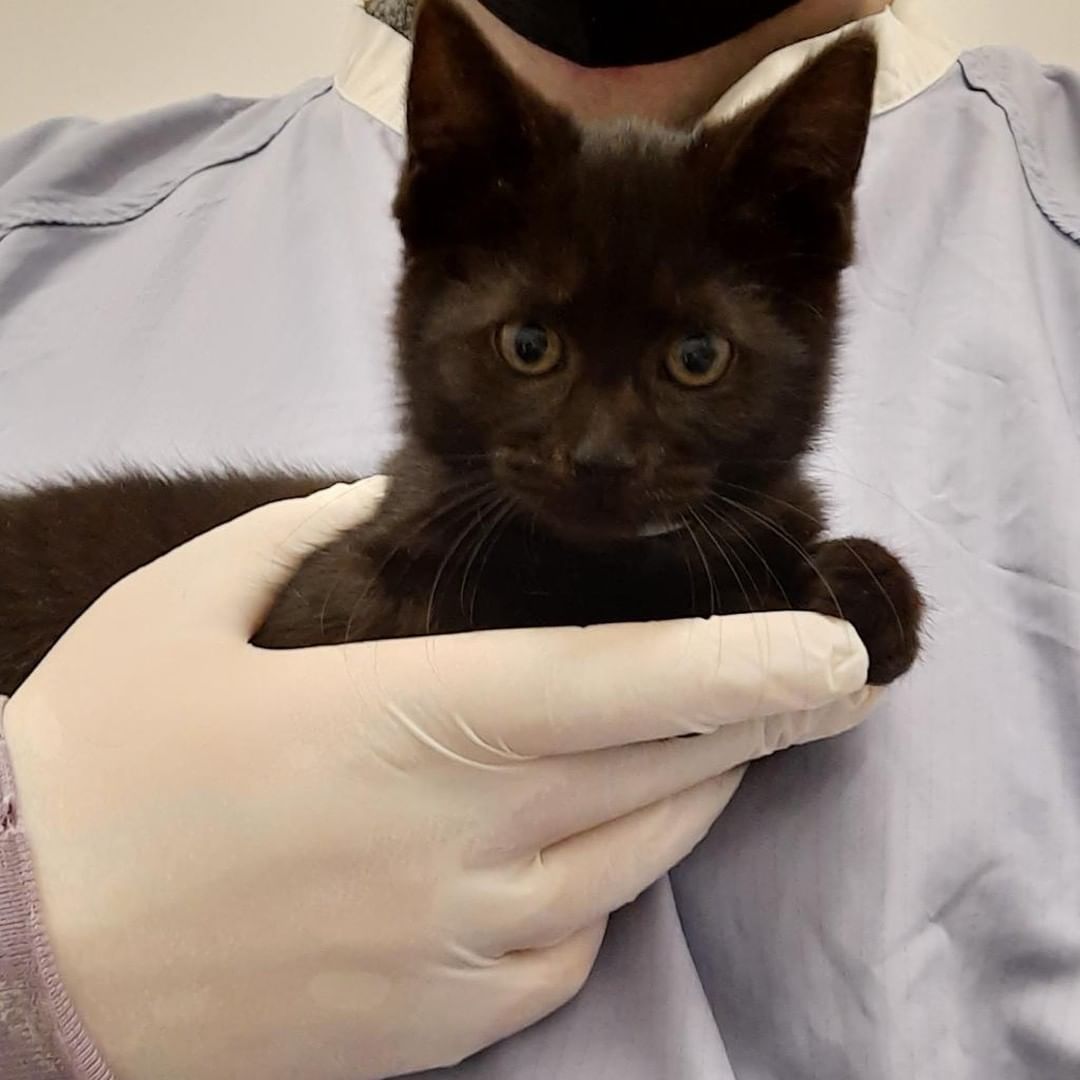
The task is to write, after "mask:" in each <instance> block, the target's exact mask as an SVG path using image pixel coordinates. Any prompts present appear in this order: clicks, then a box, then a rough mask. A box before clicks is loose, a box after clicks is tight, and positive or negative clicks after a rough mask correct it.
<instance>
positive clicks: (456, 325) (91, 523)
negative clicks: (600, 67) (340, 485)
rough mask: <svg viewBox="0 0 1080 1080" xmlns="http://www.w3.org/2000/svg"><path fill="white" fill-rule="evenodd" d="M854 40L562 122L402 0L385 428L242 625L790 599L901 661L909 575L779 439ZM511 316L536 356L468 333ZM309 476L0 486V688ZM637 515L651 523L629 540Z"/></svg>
mask: <svg viewBox="0 0 1080 1080" xmlns="http://www.w3.org/2000/svg"><path fill="white" fill-rule="evenodd" d="M875 67H876V55H875V50H874V47H873V44H872V43H871V42H870V41H869V40H868V39H866V38H865V37H861V36H855V37H852V38H849V39H847V40H846V41H843V42H841V43H840V44H838V45H836V46H834V47H833V48H832V49H831V50H830V51H829V52H828V53H827V54H826V55H825V56H823V57H822V58H820V59H818V60H817V61H815V62H814V63H812V64H811V65H810V66H809V67H808V68H807V69H806V70H804V71H803V72H802V73H801V74H800V75H798V76H796V78H795V79H794V80H793V81H792V82H791V83H790V84H789V85H788V86H786V87H784V88H781V89H780V90H779V91H778V92H777V93H775V94H774V95H773V96H772V97H770V98H769V99H767V100H766V101H764V102H762V103H760V104H759V105H757V106H755V107H753V108H751V109H750V110H748V111H747V112H745V113H743V114H741V115H740V116H739V117H737V118H736V119H735V120H734V121H732V122H729V123H727V124H724V125H721V126H717V127H714V128H709V129H704V130H702V131H700V132H698V133H695V134H683V133H676V132H670V131H666V130H660V129H656V128H652V127H648V126H645V125H640V124H633V123H626V124H623V125H619V126H613V127H607V128H602V129H596V130H587V131H582V130H580V129H578V128H577V127H576V126H575V125H574V124H573V123H571V121H570V120H569V119H568V118H566V117H565V116H563V115H562V114H561V113H559V112H558V111H556V110H555V109H554V108H552V107H550V106H548V105H547V104H545V103H544V102H542V101H541V100H540V99H539V98H537V97H536V96H534V95H533V94H531V93H530V92H528V91H527V90H525V89H524V88H523V87H521V86H520V85H519V84H518V83H517V82H516V80H515V79H514V78H513V77H512V76H511V75H510V74H509V73H508V72H507V71H506V70H505V69H504V68H503V67H502V66H501V65H500V64H499V63H498V62H497V60H496V59H495V58H494V57H493V56H492V55H491V53H490V52H489V50H488V49H487V48H486V47H485V46H484V45H483V43H482V42H481V41H480V40H479V39H478V37H477V36H476V34H475V33H474V32H473V30H472V29H471V27H470V26H469V24H468V23H467V21H466V20H464V19H463V17H462V16H460V15H458V14H456V13H455V12H454V10H453V9H452V7H451V6H450V5H447V4H444V3H442V2H439V0H429V3H427V4H426V5H425V7H424V9H423V12H422V15H421V18H420V21H419V25H418V27H417V32H416V55H415V58H414V65H413V72H412V76H411V82H410V96H409V151H408V158H407V161H406V165H405V168H404V171H403V176H402V181H401V185H400V189H399V194H398V198H397V202H396V212H397V216H398V220H399V223H400V226H401V232H402V236H403V238H404V241H405V252H406V257H405V268H404V272H403V276H402V282H401V288H400V297H399V305H398V315H397V337H398V346H399V357H398V362H399V370H400V374H401V377H402V383H403V388H404V394H405V404H406V409H405V416H406V432H405V434H406V444H405V447H404V449H403V450H402V451H401V452H400V453H399V454H398V456H397V457H396V458H395V460H394V461H393V463H392V464H391V466H390V472H391V475H392V477H393V481H392V485H391V490H390V494H389V495H388V496H387V499H386V501H385V503H384V504H383V506H382V508H381V510H380V512H379V514H378V516H377V518H376V520H375V521H374V522H372V523H371V524H369V525H367V526H365V527H363V528H361V529H358V530H356V531H354V532H353V533H351V534H349V535H346V536H344V537H342V538H341V539H340V540H339V541H337V542H336V543H334V544H332V545H330V546H329V547H328V548H326V549H324V550H322V551H319V552H316V553H314V554H313V555H312V556H311V557H310V558H309V559H308V560H307V562H306V563H305V565H304V566H303V567H302V569H301V570H300V571H299V573H298V574H297V576H296V577H295V578H294V580H293V581H292V582H291V583H290V585H289V586H288V587H287V588H286V589H285V590H284V592H283V593H282V595H281V597H280V599H279V601H278V603H277V605H276V606H275V608H274V609H273V611H272V612H271V614H270V616H269V617H268V620H267V622H266V624H265V626H264V628H263V629H262V630H261V632H260V633H259V634H258V635H257V637H256V642H257V643H258V644H260V645H264V646H268V647H292V646H303V645H311V644H323V643H334V642H342V641H345V640H362V639H370V638H376V637H388V636H410V635H416V634H421V633H425V632H433V633H447V632H453V631H459V630H465V629H470V628H495V627H508V626H531V625H558V624H586V623H597V622H611V621H624V620H628V621H629V620H635V621H636V620H651V619H660V618H674V617H680V616H689V615H698V616H706V615H709V614H713V613H717V612H724V613H726V612H735V611H745V610H767V609H776V608H788V607H794V608H803V609H808V610H814V611H820V612H823V613H826V614H830V615H838V614H843V616H845V617H846V618H848V619H850V620H851V621H852V622H853V624H854V625H855V627H856V629H857V630H858V631H859V634H860V636H861V637H862V638H863V640H864V641H865V642H866V644H867V647H868V650H869V653H870V657H871V668H870V677H871V681H872V682H875V683H886V682H889V681H891V680H892V679H894V678H896V677H897V676H899V675H900V674H902V673H903V672H904V671H905V670H907V668H908V667H909V666H910V665H911V663H912V661H913V660H914V658H915V656H916V653H917V648H918V631H919V622H920V616H921V607H922V605H921V601H920V598H919V594H918V590H917V589H916V587H915V585H914V583H913V581H912V580H911V578H910V576H909V575H908V573H907V572H906V570H905V569H904V568H903V566H902V565H901V564H900V563H899V562H898V560H897V559H896V558H895V557H893V556H892V555H891V554H890V553H889V552H887V551H886V550H885V549H884V548H882V547H881V546H880V545H878V544H876V543H874V542H873V541H870V540H863V539H850V540H826V539H823V530H824V523H823V515H822V507H821V503H820V501H819V499H818V496H817V494H816V492H815V491H814V490H813V488H812V487H811V485H810V484H809V483H808V482H807V481H806V480H805V479H804V477H803V475H802V471H801V464H800V462H801V459H802V457H803V455H804V454H805V452H806V451H807V450H808V448H809V447H810V446H811V443H812V440H813V439H814V437H815V435H816V433H817V431H818V429H819V426H820V424H821V421H822V416H823V412H824V408H825V403H826V397H827V393H828V388H829V382H830V377H831V361H832V354H833V351H834V346H835V337H836V332H837V324H838V318H839V310H838V309H839V279H840V274H841V272H842V270H843V269H844V267H845V266H846V265H847V264H848V262H849V261H850V259H851V255H852V221H851V219H852V193H853V188H854V184H855V180H856V176H857V174H858V168H859V164H860V161H861V157H862V151H863V144H864V141H865V137H866V130H867V124H868V120H869V113H870V102H871V95H872V86H873V80H874V73H875ZM519 320H529V321H538V322H542V323H543V324H545V325H546V326H548V327H550V328H551V329H552V330H554V331H556V332H557V333H558V334H559V336H560V337H561V339H562V340H563V342H564V347H565V353H564V361H563V363H562V365H561V366H560V367H559V368H558V369H557V370H555V371H553V372H552V373H551V374H549V375H545V376H542V377H529V376H522V375H520V374H518V373H517V372H515V371H513V370H511V368H510V367H509V366H508V365H507V364H506V363H505V362H504V361H503V360H502V359H501V358H500V357H499V355H498V352H497V350H496V349H495V347H494V345H493V338H494V335H495V334H496V333H497V328H498V327H499V326H500V325H501V324H503V323H506V322H508V321H519ZM699 329H707V330H710V331H712V332H715V333H718V334H722V335H723V336H724V337H725V338H727V339H729V340H731V341H732V342H733V343H734V346H735V359H734V361H733V363H732V365H731V367H730V369H729V370H728V372H727V373H726V374H725V375H724V376H723V377H722V378H721V379H720V380H719V381H718V382H717V383H716V384H715V385H714V386H711V387H707V388H703V389H687V388H686V387H684V386H682V385H679V384H678V383H676V382H675V381H674V380H673V379H671V378H670V377H669V376H667V375H666V374H665V369H664V363H663V360H664V356H665V354H666V351H667V349H668V348H669V347H670V346H671V345H672V343H673V342H674V341H675V340H677V339H678V338H679V336H680V335H685V334H688V333H692V332H695V331H696V330H699ZM313 422H317V418H313ZM329 479H330V478H325V477H315V476H296V475H292V476H290V475H281V476H252V477H244V476H236V475H228V476H221V477H213V478H206V477H190V478H186V479H165V478H154V477H148V476H128V477H120V478H112V479H105V480H101V481H97V482H91V483H78V484H73V485H59V486H53V487H48V488H45V489H41V490H38V491H35V492H31V493H28V494H21V495H14V496H11V497H8V498H6V499H0V692H9V693H10V692H11V691H12V690H14V689H15V688H16V687H17V686H18V685H19V683H20V682H21V681H22V679H23V678H25V676H26V675H27V674H28V673H29V671H30V670H31V669H32V667H33V666H34V665H35V664H36V663H37V662H38V661H39V660H40V659H41V657H42V656H43V655H44V654H45V652H46V651H47V650H48V648H49V647H50V646H51V644H52V643H53V642H54V641H55V640H56V639H57V638H58V637H59V636H60V634H61V633H62V632H63V631H64V629H65V628H66V627H67V626H69V625H70V624H71V622H72V621H73V620H74V619H75V618H77V617H78V615H79V614H80V612H82V611H83V610H85V608H86V607H87V606H88V605H89V604H90V603H91V602H92V601H93V600H94V599H95V598H96V597H97V596H99V595H100V594H101V593H102V592H103V591H104V590H105V589H106V588H107V587H108V586H109V585H111V584H112V583H113V582H115V581H117V580H119V579H120V578H121V577H123V576H124V575H126V574H127V573H129V572H130V571H131V570H133V569H135V568H136V567H138V566H141V565H143V564H145V563H146V562H148V561H149V560H151V559H153V558H154V557H156V556H158V555H160V554H162V553H164V552H166V551H168V550H169V549H170V548H172V547H175V546H176V545H177V544H179V543H182V542H183V541H185V540H187V539H189V538H191V537H193V536H195V535H197V534H199V533H200V532H203V531H205V530H206V529H208V528H210V527H211V526H213V525H215V524H218V523H219V522H223V521H226V520H228V519H230V518H232V517H235V516H236V515H237V514H239V513H241V512H243V511H245V510H247V509H250V508H252V507H254V506H257V505H259V504H261V503H265V502H268V501H271V500H273V499H276V498H280V497H284V496H289V495H294V494H298V493H302V492H306V491H309V490H313V489H315V488H317V487H319V486H321V485H323V484H325V483H327V482H329ZM656 522H661V523H664V524H669V525H673V526H678V527H676V528H674V529H673V531H669V532H667V533H665V534H664V535H658V536H649V537H645V536H642V535H640V534H641V531H642V529H643V527H645V526H648V525H650V524H653V523H656Z"/></svg>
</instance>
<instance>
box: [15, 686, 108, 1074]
mask: <svg viewBox="0 0 1080 1080" xmlns="http://www.w3.org/2000/svg"><path fill="white" fill-rule="evenodd" d="M5 703H6V699H5V698H2V697H0V1077H3V1080H113V1074H112V1072H111V1071H110V1069H109V1067H108V1065H106V1064H105V1062H104V1060H103V1059H102V1057H101V1055H100V1054H99V1053H98V1052H97V1049H96V1048H95V1047H94V1044H93V1043H92V1042H91V1041H90V1038H89V1036H88V1035H87V1034H86V1031H85V1030H84V1029H83V1026H82V1024H81V1023H80V1021H79V1018H78V1016H77V1015H76V1013H75V1008H74V1006H73V1005H72V1004H71V1001H70V1000H69V999H68V996H67V994H66V993H65V992H64V987H63V984H62V983H61V981H60V976H59V975H58V974H57V971H56V965H55V963H54V962H53V955H52V950H51V949H50V947H49V941H48V938H47V937H46V934H45V928H44V926H43V924H42V919H41V914H40V911H39V906H38V895H37V888H36V886H35V884H34V873H33V867H32V865H31V861H30V851H29V847H28V845H27V842H26V836H25V835H24V833H23V830H22V824H21V822H20V820H19V804H18V800H17V799H16V797H15V777H14V774H13V772H12V768H11V759H10V757H9V756H8V748H7V741H6V739H5V737H4V705H5Z"/></svg>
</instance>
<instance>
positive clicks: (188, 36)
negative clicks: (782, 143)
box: [0, 0, 1080, 133]
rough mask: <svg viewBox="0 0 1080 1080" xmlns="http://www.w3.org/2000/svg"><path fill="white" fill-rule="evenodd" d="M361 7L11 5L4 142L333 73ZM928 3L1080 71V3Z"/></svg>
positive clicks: (156, 0) (959, 31)
mask: <svg viewBox="0 0 1080 1080" xmlns="http://www.w3.org/2000/svg"><path fill="white" fill-rule="evenodd" d="M354 2H355V0H0V133H3V132H6V131H12V130H16V129H18V128H20V127H23V126H25V125H27V124H30V123H34V122H35V121H37V120H41V119H44V118H46V117H50V116H57V115H61V114H69V113H79V114H83V115H88V116H96V117H110V116H116V115H119V114H123V113H126V112H133V111H137V110H139V109H145V108H150V107H152V106H155V105H161V104H165V103H166V102H169V101H175V100H178V99H181V98H185V97H191V96H192V95H194V94H199V93H205V92H208V91H217V92H220V93H228V94H254V95H259V94H269V93H274V92H275V91H280V90H285V89H288V88H289V87H292V86H295V85H296V84H297V83H299V82H301V81H303V80H304V79H305V78H307V77H308V76H310V75H319V74H329V73H331V72H332V71H333V69H334V67H335V64H336V61H337V57H338V55H339V53H340V51H341V47H342V46H341V41H342V29H343V27H344V25H345V19H346V16H347V13H348V10H349V8H350V6H351V5H352V4H353V3H354ZM711 2H713V3H722V2H723V0H711ZM926 2H927V3H928V4H930V5H931V6H932V7H934V8H935V9H936V10H937V12H938V15H939V17H940V19H941V21H942V23H943V24H944V25H945V27H946V29H947V30H948V31H949V32H950V33H951V34H952V36H953V37H954V38H955V39H956V40H957V41H958V42H959V43H961V44H964V45H975V44H983V43H995V44H1000V43H1010V44H1015V45H1021V46H1023V47H1024V48H1027V49H1029V50H1030V51H1031V52H1034V53H1035V54H1036V55H1037V56H1039V57H1040V58H1041V59H1044V60H1047V61H1051V62H1058V63H1065V64H1069V65H1070V66H1072V67H1075V68H1078V69H1080V0H926Z"/></svg>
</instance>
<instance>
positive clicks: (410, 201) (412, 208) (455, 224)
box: [394, 0, 577, 249]
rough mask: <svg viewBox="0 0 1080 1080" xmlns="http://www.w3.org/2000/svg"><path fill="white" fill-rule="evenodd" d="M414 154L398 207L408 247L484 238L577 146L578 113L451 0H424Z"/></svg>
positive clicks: (413, 96)
mask: <svg viewBox="0 0 1080 1080" xmlns="http://www.w3.org/2000/svg"><path fill="white" fill-rule="evenodd" d="M413 41H414V46H413V59H412V68H411V70H410V73H409V93H408V106H407V117H406V121H407V132H406V134H407V158H406V162H405V169H404V171H403V174H402V179H401V184H400V187H399V189H398V196H397V201H396V202H395V205H394V210H395V213H396V215H397V218H398V222H399V224H400V226H401V232H402V236H403V239H404V241H405V245H406V248H407V249H415V248H424V247H438V246H443V245H448V244H454V243H458V242H474V243H482V242H484V240H485V239H486V237H487V236H491V235H495V236H498V235H500V234H502V233H505V231H506V230H507V229H508V228H510V227H512V225H513V222H514V219H515V215H516V214H517V213H520V212H521V206H520V203H521V195H522V193H523V190H524V188H525V186H526V185H527V184H528V183H529V182H530V180H535V179H536V177H537V175H538V173H540V172H541V171H542V169H543V168H544V167H545V165H547V164H548V163H549V162H552V161H556V160H558V159H559V158H560V157H562V156H563V155H564V154H566V153H568V152H572V149H573V147H574V146H575V145H576V142H577V135H576V129H575V128H574V126H573V124H572V122H571V121H570V120H569V119H568V118H567V117H565V116H564V115H563V114H562V113H561V112H559V111H558V110H557V109H556V108H555V107H554V106H551V105H548V104H547V103H546V102H545V101H544V100H543V99H542V98H540V97H539V95H537V94H536V93H534V92H533V91H531V90H530V89H528V88H527V87H525V86H523V85H522V84H521V82H520V81H519V80H518V79H517V78H515V77H514V75H513V74H512V73H511V72H510V70H509V69H508V68H507V67H506V65H505V64H504V63H503V62H502V60H501V59H500V58H499V57H498V56H497V55H496V54H495V52H494V51H493V50H492V48H491V46H490V45H488V43H487V42H486V41H485V40H484V38H483V36H482V34H481V33H480V31H479V30H478V29H477V28H476V26H475V25H474V24H473V23H472V21H471V20H470V19H469V17H468V16H467V15H465V14H464V12H462V11H461V10H459V9H458V7H457V5H456V4H455V3H454V2H453V0H426V2H425V3H423V4H422V6H421V8H420V12H419V15H418V16H417V20H416V26H415V30H414V33H413Z"/></svg>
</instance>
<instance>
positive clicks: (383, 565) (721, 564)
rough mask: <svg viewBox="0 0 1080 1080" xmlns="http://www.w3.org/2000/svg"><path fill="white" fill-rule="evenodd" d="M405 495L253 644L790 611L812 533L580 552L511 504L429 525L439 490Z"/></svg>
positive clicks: (692, 532) (318, 561) (689, 536)
mask: <svg viewBox="0 0 1080 1080" xmlns="http://www.w3.org/2000/svg"><path fill="white" fill-rule="evenodd" d="M403 488H404V490H401V489H399V490H398V491H397V492H392V493H391V494H390V495H389V496H388V498H387V503H386V505H385V508H384V510H383V512H382V513H380V515H379V517H378V518H376V520H375V521H373V522H371V523H370V524H368V525H366V526H363V527H361V528H360V529H358V530H356V531H355V532H353V533H351V534H349V535H346V536H344V537H342V538H340V539H339V540H338V541H337V542H335V543H333V544H331V545H330V546H329V547H327V548H325V549H323V550H322V551H319V552H317V553H315V554H314V555H313V556H312V557H311V558H309V559H308V560H307V562H306V563H305V564H304V566H303V567H302V568H301V570H300V571H299V573H298V574H297V576H296V578H295V579H294V580H293V582H292V583H291V585H290V587H289V588H288V589H287V590H286V592H285V593H284V594H283V595H282V597H281V598H280V600H279V602H278V604H277V605H276V607H275V608H274V610H273V611H272V612H271V614H270V616H269V618H268V620H267V623H266V626H265V627H264V629H263V631H262V633H261V634H260V636H259V638H257V639H256V640H257V641H258V642H259V643H260V644H264V645H268V646H299V645H310V644H317V643H340V642H342V641H347V640H362V639H369V638H378V637H410V636H415V635H420V634H427V633H456V632H461V631H467V630H479V629H501V628H509V627H522V626H568V625H569V626H574V625H578V626H584V625H590V624H595V623H609V622H642V621H653V620H660V619H675V618H684V617H688V616H699V617H705V616H709V615H713V614H734V613H737V612H743V611H751V610H756V611H762V610H769V609H775V608H783V607H788V606H791V597H790V595H789V589H790V588H794V587H795V585H794V582H795V579H796V578H797V576H798V575H797V570H798V569H799V567H800V565H801V564H800V563H799V555H798V552H797V550H796V547H797V546H801V545H803V544H805V543H807V542H808V541H809V540H810V538H811V536H812V535H813V534H816V532H817V531H818V530H817V526H816V524H815V525H814V526H813V527H810V526H809V525H808V522H810V521H812V520H814V519H813V518H812V515H811V514H810V513H809V511H807V512H805V513H804V514H803V520H802V521H800V520H799V517H798V515H797V514H795V515H793V514H791V513H789V514H788V515H787V517H788V519H789V520H787V521H786V522H785V521H784V520H783V518H782V517H781V518H779V519H778V522H777V523H775V524H774V523H773V522H772V521H770V528H763V527H762V526H761V524H760V522H757V521H754V520H744V521H743V522H742V524H738V523H735V524H734V525H728V524H726V523H725V520H724V519H723V518H719V517H718V518H714V519H711V520H707V519H705V518H704V517H699V518H698V519H697V520H696V521H695V522H693V523H687V524H685V525H683V526H682V527H680V528H678V529H675V530H673V531H671V532H670V533H667V534H664V535H660V536H654V537H649V538H642V539H638V540H630V541H621V542H617V543H612V544H608V545H605V546H603V547H602V548H601V547H595V546H580V545H576V544H573V543H570V542H567V541H565V540H563V539H560V538H558V537H555V536H553V535H552V534H550V533H549V532H547V531H545V530H544V529H543V528H542V527H541V526H540V525H538V524H537V522H536V521H535V520H533V519H532V518H530V517H528V516H527V515H521V514H516V513H514V512H513V511H512V510H511V509H510V508H509V507H508V506H503V507H501V508H500V507H498V506H496V507H495V508H491V507H490V506H489V507H488V509H487V510H486V511H485V510H480V511H477V512H474V513H471V514H470V513H468V512H465V513H463V514H458V515H456V516H455V515H453V514H449V515H446V517H445V519H442V520H440V519H439V517H438V516H435V517H434V519H433V515H437V509H438V507H439V506H440V504H445V503H446V502H447V499H446V497H445V496H442V495H440V494H439V493H438V490H437V485H431V489H430V490H424V489H419V488H415V487H414V488H412V489H411V490H410V489H409V482H408V481H406V482H405V483H404V484H403ZM789 494H791V493H790V492H789ZM732 516H733V517H734V516H735V513H734V512H732ZM770 529H775V530H777V531H776V532H772V531H770Z"/></svg>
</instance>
